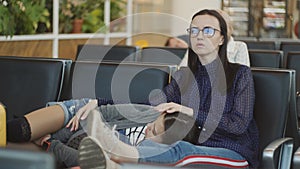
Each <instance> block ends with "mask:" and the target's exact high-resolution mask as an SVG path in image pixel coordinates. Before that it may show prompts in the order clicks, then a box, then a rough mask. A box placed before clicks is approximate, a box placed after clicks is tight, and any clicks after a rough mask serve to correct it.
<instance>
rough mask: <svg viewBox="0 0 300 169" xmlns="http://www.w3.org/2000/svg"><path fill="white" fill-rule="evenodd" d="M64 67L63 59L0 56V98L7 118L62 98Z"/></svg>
mask: <svg viewBox="0 0 300 169" xmlns="http://www.w3.org/2000/svg"><path fill="white" fill-rule="evenodd" d="M64 70H65V62H64V61H62V60H55V59H43V58H27V57H26V58H25V57H0V77H1V83H0V101H1V102H2V103H3V104H4V105H5V106H6V111H7V119H8V120H9V119H12V118H14V117H18V116H23V115H24V114H27V113H29V112H31V111H33V110H35V109H38V108H42V107H44V106H45V105H46V103H47V102H49V101H57V100H59V98H60V94H61V88H62V85H63V77H64Z"/></svg>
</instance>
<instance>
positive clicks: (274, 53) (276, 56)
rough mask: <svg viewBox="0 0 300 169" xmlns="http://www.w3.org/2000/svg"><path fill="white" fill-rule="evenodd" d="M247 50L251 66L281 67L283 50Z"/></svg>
mask: <svg viewBox="0 0 300 169" xmlns="http://www.w3.org/2000/svg"><path fill="white" fill-rule="evenodd" d="M248 52H249V57H250V66H251V67H271V68H281V67H282V60H283V52H282V51H280V50H262V49H250V50H248Z"/></svg>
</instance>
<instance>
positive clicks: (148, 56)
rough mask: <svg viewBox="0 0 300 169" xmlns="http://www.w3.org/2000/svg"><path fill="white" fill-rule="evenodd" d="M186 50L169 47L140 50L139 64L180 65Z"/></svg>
mask: <svg viewBox="0 0 300 169" xmlns="http://www.w3.org/2000/svg"><path fill="white" fill-rule="evenodd" d="M186 51H187V49H186V48H171V47H145V48H143V49H142V50H141V54H140V56H139V57H140V58H139V59H138V61H139V62H143V63H146V62H148V63H161V64H176V65H178V64H180V62H181V60H182V59H183V57H184V55H185V53H186Z"/></svg>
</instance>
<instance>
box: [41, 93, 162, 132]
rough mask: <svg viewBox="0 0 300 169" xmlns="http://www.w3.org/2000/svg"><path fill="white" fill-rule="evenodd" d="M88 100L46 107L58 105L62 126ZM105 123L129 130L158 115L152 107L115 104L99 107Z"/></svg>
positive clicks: (57, 103)
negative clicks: (62, 113)
mask: <svg viewBox="0 0 300 169" xmlns="http://www.w3.org/2000/svg"><path fill="white" fill-rule="evenodd" d="M89 100H90V99H88V98H83V99H78V100H76V99H74V100H68V101H63V102H49V103H48V104H47V106H51V105H60V106H61V107H62V109H63V110H64V114H65V120H64V126H65V125H66V124H67V123H68V122H69V121H70V120H71V118H72V117H74V116H75V114H76V113H77V111H78V110H79V109H80V108H82V107H83V106H85V105H86V104H87V103H88V102H89ZM99 112H101V114H102V116H103V118H104V120H105V121H107V122H108V124H109V125H111V126H113V125H114V124H116V125H117V129H125V128H130V127H132V126H134V125H138V126H142V125H145V124H147V123H149V122H152V121H154V120H155V119H156V118H157V117H158V116H159V115H160V113H159V112H158V111H156V110H154V109H153V107H152V106H149V105H142V104H116V105H102V106H100V107H99Z"/></svg>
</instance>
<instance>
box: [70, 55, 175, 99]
mask: <svg viewBox="0 0 300 169" xmlns="http://www.w3.org/2000/svg"><path fill="white" fill-rule="evenodd" d="M173 67H174V66H171V65H151V64H138V63H114V62H88V61H76V62H73V65H72V73H71V76H72V77H71V78H70V79H71V83H70V86H69V87H66V89H69V94H70V95H69V97H70V98H84V97H88V98H95V97H100V98H106V99H113V100H114V101H119V102H126V103H128V102H130V103H145V102H148V96H149V94H150V93H151V91H152V90H154V89H162V88H163V87H164V86H166V85H167V84H168V82H169V79H170V72H171V71H172V69H173Z"/></svg>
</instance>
